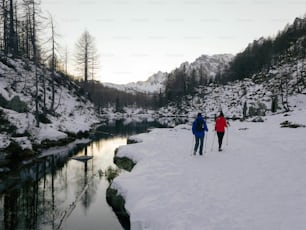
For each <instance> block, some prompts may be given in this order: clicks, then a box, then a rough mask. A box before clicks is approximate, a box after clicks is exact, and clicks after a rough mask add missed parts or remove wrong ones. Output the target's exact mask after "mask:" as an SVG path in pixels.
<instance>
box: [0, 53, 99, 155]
mask: <svg viewBox="0 0 306 230" xmlns="http://www.w3.org/2000/svg"><path fill="white" fill-rule="evenodd" d="M37 73H38V82H39V83H38V92H39V93H38V109H39V120H40V123H39V127H37V121H36V119H35V111H36V109H35V94H36V85H35V66H34V65H33V63H31V62H30V61H27V60H21V59H14V60H13V59H10V58H8V59H6V60H5V59H2V60H1V61H0V120H1V126H0V130H1V134H0V149H2V150H1V154H0V159H4V158H6V157H8V156H7V155H6V154H5V152H8V151H9V149H10V151H11V150H12V148H13V149H14V148H17V149H19V148H21V149H24V150H25V149H27V150H28V152H29V153H31V152H32V150H35V151H38V150H39V149H38V148H37V146H40V147H42V146H45V145H48V143H52V142H56V141H59V140H64V142H66V141H69V140H70V139H73V137H76V136H77V135H79V136H82V134H84V133H86V132H88V131H89V129H90V128H91V126H92V125H93V124H94V123H96V122H98V118H97V116H96V114H95V110H94V106H93V104H92V103H91V102H89V100H88V99H87V98H86V95H85V94H84V92H83V91H82V90H81V89H80V88H79V87H78V86H77V85H76V84H75V83H73V82H72V81H70V80H69V79H68V78H67V77H66V76H63V75H62V74H60V73H56V74H55V77H54V86H55V100H54V102H55V103H54V110H53V111H50V108H51V98H52V87H51V85H52V81H51V73H50V71H49V70H48V69H46V67H44V66H39V68H38V69H37ZM25 152H27V151H23V153H24V154H25Z"/></svg>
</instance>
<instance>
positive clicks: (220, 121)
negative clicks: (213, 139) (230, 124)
mask: <svg viewBox="0 0 306 230" xmlns="http://www.w3.org/2000/svg"><path fill="white" fill-rule="evenodd" d="M225 127H227V124H226V120H225V118H224V117H218V118H217V119H216V125H215V130H216V131H217V132H222V133H224V132H225V130H224V128H225Z"/></svg>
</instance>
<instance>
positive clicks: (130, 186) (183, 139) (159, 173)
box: [112, 109, 306, 230]
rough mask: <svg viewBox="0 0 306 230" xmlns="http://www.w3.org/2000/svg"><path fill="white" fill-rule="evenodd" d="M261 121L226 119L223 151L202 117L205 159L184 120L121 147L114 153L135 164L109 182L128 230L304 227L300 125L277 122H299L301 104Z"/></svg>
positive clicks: (304, 115)
mask: <svg viewBox="0 0 306 230" xmlns="http://www.w3.org/2000/svg"><path fill="white" fill-rule="evenodd" d="M264 120H265V121H264V122H263V123H253V122H239V121H235V122H231V127H230V128H229V129H228V132H227V134H226V135H225V138H224V146H223V147H224V151H223V152H217V150H216V149H217V144H216V142H217V141H216V137H214V133H213V132H212V128H213V123H212V122H211V121H208V127H209V129H210V131H209V133H208V139H207V143H206V154H205V156H204V157H201V156H191V152H192V146H193V137H192V135H191V127H190V126H189V125H181V126H178V127H176V128H174V129H154V130H153V131H152V132H150V133H148V134H140V135H136V136H135V137H134V138H135V139H138V140H142V142H141V143H137V144H132V145H127V146H124V147H121V148H119V151H118V153H117V156H118V157H129V158H131V159H133V160H134V161H136V162H137V164H136V165H135V167H134V168H133V170H132V172H130V173H128V172H126V173H123V174H121V175H120V176H119V177H117V178H116V179H115V180H114V182H113V184H112V187H113V188H115V189H117V190H118V191H119V193H121V194H122V195H123V196H124V198H125V200H126V209H127V210H128V212H129V214H130V220H131V229H133V230H138V229H150V230H153V229H156V230H157V229H158V230H160V229H173V230H174V229H175V230H177V229H180V230H184V229H186V230H187V229H193V230H197V229H198V230H205V229H215V230H222V229H224V230H230V229H235V230H237V229H241V230H242V229H243V230H244V229H284V230H287V229H305V226H306V219H305V216H306V206H305V204H306V193H305V191H306V174H305V172H306V168H305V165H306V146H305V134H306V128H296V129H292V128H281V127H280V123H281V122H283V121H285V120H288V121H290V122H293V123H300V124H304V125H305V124H306V110H305V109H300V110H297V111H294V112H291V113H288V114H287V115H286V116H284V114H279V115H275V116H269V117H265V118H264ZM212 142H214V145H212ZM226 143H228V145H227V144H226ZM212 146H213V150H212V151H211V147H212Z"/></svg>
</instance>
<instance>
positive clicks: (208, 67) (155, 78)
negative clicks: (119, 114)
mask: <svg viewBox="0 0 306 230" xmlns="http://www.w3.org/2000/svg"><path fill="white" fill-rule="evenodd" d="M232 59H233V55H231V54H216V55H212V56H209V55H202V56H200V57H199V58H197V59H196V60H195V61H194V62H191V63H188V62H184V63H182V64H181V65H180V67H179V68H178V69H179V70H182V71H184V72H185V73H186V74H187V75H189V76H191V74H193V73H194V74H195V75H196V78H199V77H200V75H201V76H203V77H204V78H208V79H213V78H214V77H215V75H216V73H217V72H218V71H220V70H223V69H224V68H225V67H226V66H227V65H228V64H229V62H230V61H231V60H232ZM173 71H174V70H173ZM173 71H171V72H173ZM171 72H170V73H165V72H157V73H156V74H154V75H152V76H151V77H149V78H148V80H146V81H138V82H132V83H128V84H124V85H118V84H113V83H103V84H104V85H105V86H107V87H111V88H115V89H118V90H121V91H126V92H130V93H135V92H142V93H159V92H160V91H163V90H164V88H165V82H166V80H167V78H168V75H169V74H171Z"/></svg>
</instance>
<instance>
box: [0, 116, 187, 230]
mask: <svg viewBox="0 0 306 230" xmlns="http://www.w3.org/2000/svg"><path fill="white" fill-rule="evenodd" d="M170 121H171V122H176V123H177V122H178V121H176V120H175V119H174V118H171V119H170ZM170 121H169V122H170ZM180 122H181V121H180ZM165 123H167V122H165ZM165 123H164V124H163V125H161V124H160V123H156V122H154V121H150V122H149V121H144V122H140V123H139V122H135V121H133V120H130V121H123V120H119V121H116V122H114V123H112V124H111V123H109V124H106V125H107V126H101V127H99V128H97V133H98V134H99V135H98V136H96V137H95V139H96V141H94V142H92V143H91V144H90V145H88V146H86V147H84V146H83V147H82V148H81V150H78V151H76V150H74V151H72V152H71V151H66V152H61V153H59V154H54V155H47V156H44V157H41V158H39V159H37V160H36V161H35V162H34V163H32V164H30V165H27V166H25V167H23V168H22V169H19V170H16V171H15V172H12V173H10V174H8V175H5V177H0V229H10V230H14V229H31V230H32V229H33V230H36V229H58V228H62V229H65V230H67V229H68V230H69V229H73V230H75V229H112V230H117V229H118V230H119V229H122V227H121V225H120V224H119V221H118V220H117V217H116V216H115V214H114V213H113V211H112V209H111V208H110V207H109V206H108V204H107V203H106V194H105V193H106V189H107V187H108V185H109V183H108V181H107V180H106V178H104V177H101V176H100V175H99V174H101V172H102V171H103V172H104V171H105V170H106V169H107V168H108V167H109V166H112V167H113V168H116V166H115V165H114V164H113V157H114V151H115V149H116V148H117V147H118V146H120V145H125V144H126V141H127V136H128V135H132V134H136V133H140V132H146V131H147V130H148V129H149V128H152V127H165V126H167V125H165ZM72 156H78V157H81V156H91V157H92V159H89V160H85V161H79V160H74V159H72V158H71V157H72ZM99 172H100V173H99Z"/></svg>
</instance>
